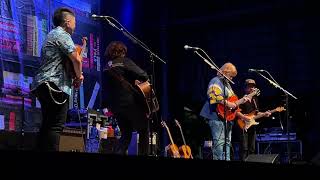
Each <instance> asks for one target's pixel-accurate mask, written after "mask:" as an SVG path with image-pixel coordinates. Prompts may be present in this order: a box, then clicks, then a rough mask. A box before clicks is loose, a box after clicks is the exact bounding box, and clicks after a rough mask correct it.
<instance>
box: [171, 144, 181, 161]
mask: <svg viewBox="0 0 320 180" xmlns="http://www.w3.org/2000/svg"><path fill="white" fill-rule="evenodd" d="M168 151H169V155H170V157H173V158H180V154H179V149H178V146H177V145H175V144H170V145H169V150H168Z"/></svg>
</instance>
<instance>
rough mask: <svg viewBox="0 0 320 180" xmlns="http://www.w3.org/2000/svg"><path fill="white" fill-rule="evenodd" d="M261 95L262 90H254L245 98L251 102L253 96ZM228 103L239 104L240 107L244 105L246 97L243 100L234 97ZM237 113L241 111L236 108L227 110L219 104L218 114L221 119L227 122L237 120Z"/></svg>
mask: <svg viewBox="0 0 320 180" xmlns="http://www.w3.org/2000/svg"><path fill="white" fill-rule="evenodd" d="M259 94H260V90H259V89H257V88H255V89H254V90H253V92H251V93H250V94H248V95H246V96H245V97H247V98H249V99H250V100H251V99H252V97H253V96H255V95H259ZM227 101H229V102H233V103H235V102H236V103H237V104H238V105H240V104H243V103H244V97H243V98H241V99H238V97H237V96H236V95H233V96H231V97H229V98H228V99H227ZM225 110H226V113H225ZM237 112H240V109H239V107H236V108H228V107H226V109H225V106H224V105H223V104H220V103H219V104H217V113H218V115H219V116H220V118H223V119H224V118H226V120H227V121H233V120H234V119H235V118H236V113H237Z"/></svg>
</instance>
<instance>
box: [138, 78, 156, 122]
mask: <svg viewBox="0 0 320 180" xmlns="http://www.w3.org/2000/svg"><path fill="white" fill-rule="evenodd" d="M135 85H136V89H137V90H138V93H139V94H140V98H141V99H142V101H143V105H144V109H145V112H146V114H147V117H150V115H151V114H152V113H154V112H157V111H158V110H159V103H158V100H157V97H156V94H155V92H154V90H153V89H152V87H151V84H150V83H149V82H148V81H145V82H140V81H138V80H136V81H135Z"/></svg>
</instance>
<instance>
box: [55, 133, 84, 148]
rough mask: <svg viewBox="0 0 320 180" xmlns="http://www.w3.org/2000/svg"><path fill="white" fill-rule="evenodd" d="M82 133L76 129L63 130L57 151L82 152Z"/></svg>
mask: <svg viewBox="0 0 320 180" xmlns="http://www.w3.org/2000/svg"><path fill="white" fill-rule="evenodd" d="M84 137H85V136H84V132H81V131H80V130H78V129H72V128H65V129H64V130H63V132H62V134H61V136H60V144H59V151H67V152H84V151H85V145H84Z"/></svg>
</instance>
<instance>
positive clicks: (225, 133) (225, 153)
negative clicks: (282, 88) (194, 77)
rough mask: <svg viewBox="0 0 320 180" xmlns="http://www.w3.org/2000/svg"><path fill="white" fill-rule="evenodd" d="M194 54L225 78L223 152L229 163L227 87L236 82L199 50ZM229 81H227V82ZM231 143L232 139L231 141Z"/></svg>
mask: <svg viewBox="0 0 320 180" xmlns="http://www.w3.org/2000/svg"><path fill="white" fill-rule="evenodd" d="M199 49H200V50H201V51H202V52H203V53H204V54H205V55H206V56H207V57H208V58H209V59H210V57H209V56H208V55H207V53H205V51H204V50H202V49H201V48H199ZM194 53H195V54H197V55H198V56H200V57H201V58H202V59H203V60H204V62H206V63H207V64H208V65H209V66H210V68H211V69H214V70H216V71H218V72H219V73H220V74H221V75H222V76H223V78H224V79H223V86H224V88H223V93H224V98H223V102H224V117H223V121H224V146H223V151H224V160H225V161H227V134H228V131H227V128H228V122H227V117H226V114H227V106H226V99H227V95H226V88H227V87H226V85H227V83H228V82H231V83H232V84H234V82H233V81H232V80H231V79H229V78H228V77H227V76H226V75H225V74H224V73H223V72H222V71H221V70H220V69H219V68H218V66H217V65H216V64H215V63H214V62H213V61H212V60H211V59H210V61H211V62H209V61H208V60H207V59H206V58H205V57H203V56H202V55H201V54H200V53H199V52H198V51H197V50H194ZM226 80H227V81H226ZM230 143H231V139H230Z"/></svg>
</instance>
